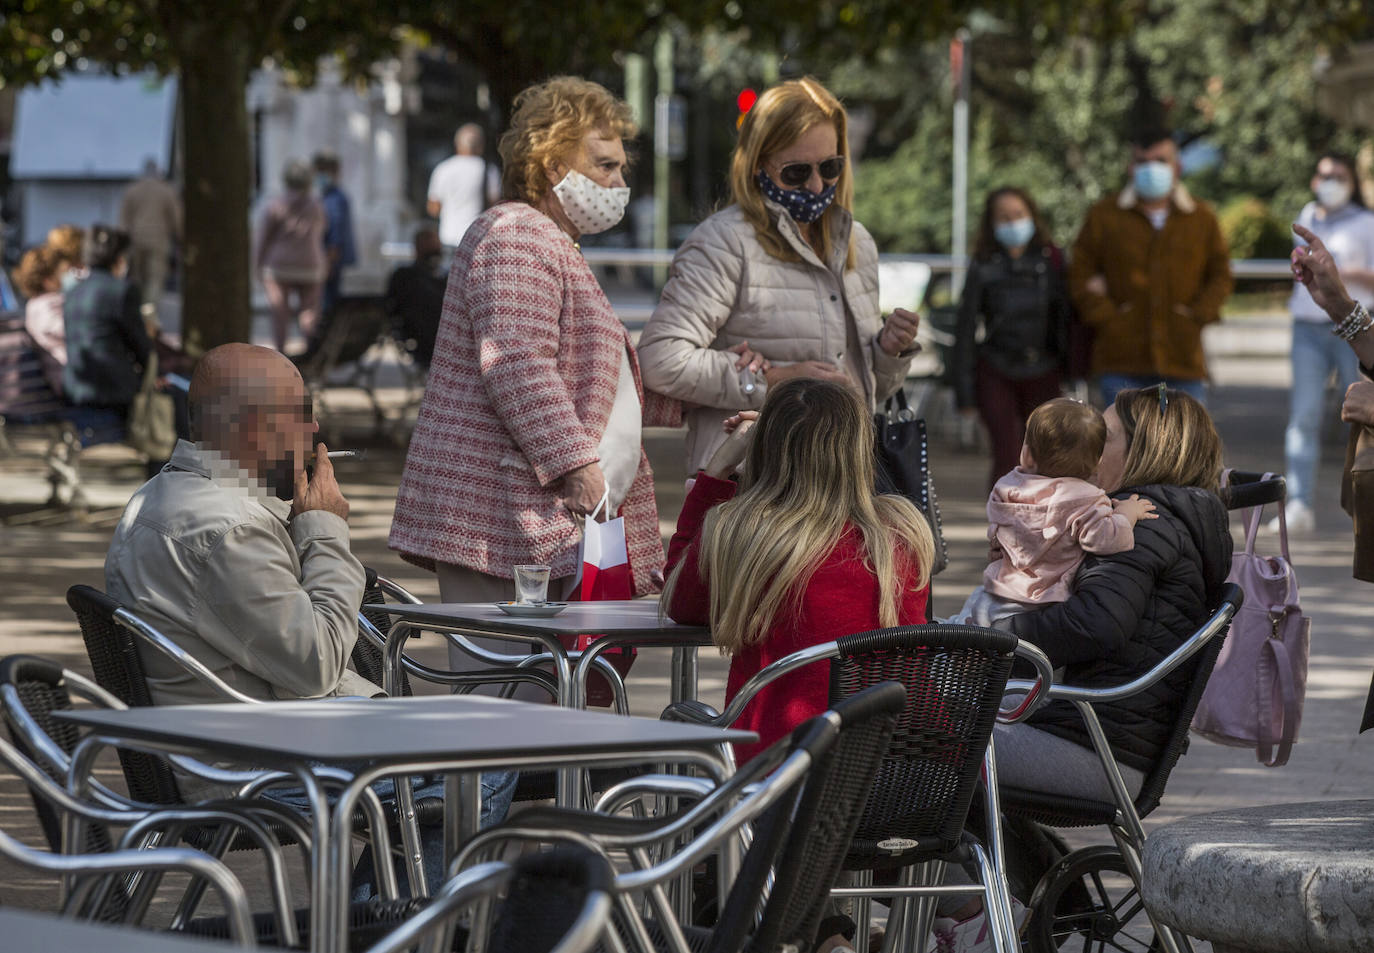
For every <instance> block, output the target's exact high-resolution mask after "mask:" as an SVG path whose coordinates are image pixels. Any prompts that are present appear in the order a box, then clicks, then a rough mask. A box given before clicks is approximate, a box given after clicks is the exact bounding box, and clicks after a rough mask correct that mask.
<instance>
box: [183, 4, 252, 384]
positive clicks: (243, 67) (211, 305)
mask: <svg viewBox="0 0 1374 953" xmlns="http://www.w3.org/2000/svg"><path fill="white" fill-rule="evenodd" d="M225 26H226V24H224V23H222V22H221V23H216V24H215V25H214V27H212V28H207V27H209V25H208V24H197V25H196V26H192V27H190V28H188V29H187V30H186V31H185V33H183V35H182V37H181V40H182V43H181V45H182V49H181V50H180V51H179V52H180V56H179V59H180V62H181V129H182V136H183V137H184V148H185V157H186V167H185V176H186V187H185V199H184V201H185V203H186V233H185V268H186V271H185V274H186V279H185V287H184V289H183V292H182V311H181V327H182V341H183V344H184V346H185V348H186V350H187V351H188V352H189V353H191V354H192V355H193V356H196V357H199V356H200V355H201V354H203V353H205V352H206V351H208V350H209V349H210V348H212V347H216V346H217V345H220V344H226V343H229V342H231V341H249V340H250V339H251V335H252V328H253V314H252V302H251V299H250V294H249V275H250V271H251V263H250V254H251V251H250V245H251V242H250V239H249V226H248V214H249V205H250V202H251V200H252V192H251V188H252V183H251V181H250V179H251V173H250V162H249V149H250V145H251V143H250V140H249V134H248V107H247V103H246V87H247V83H248V73H249V69H250V63H249V59H250V55H249V52H248V50H249V47H250V45H251V44H250V43H249V42H248V41H247V38H246V37H244V36H240V35H238V33H237V31H234V30H232V29H225V28H224V27H225Z"/></svg>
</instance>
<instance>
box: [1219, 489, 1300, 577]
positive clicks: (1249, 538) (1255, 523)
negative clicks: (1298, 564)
mask: <svg viewBox="0 0 1374 953" xmlns="http://www.w3.org/2000/svg"><path fill="white" fill-rule="evenodd" d="M1227 472H1228V473H1229V472H1230V471H1229V470H1228V471H1227ZM1274 476H1275V474H1273V473H1266V474H1264V476H1262V477H1260V479H1261V480H1272V479H1273V478H1274ZM1264 506H1265V504H1261V505H1259V506H1252V507H1250V508H1249V509H1246V510H1242V511H1241V517H1242V519H1244V520H1245V522H1246V526H1245V554H1246V555H1247V556H1253V555H1255V537H1257V536H1258V535H1259V527H1260V518H1261V517H1262V516H1263V515H1264ZM1278 508H1279V552H1281V553H1282V554H1283V559H1284V562H1286V563H1288V564H1289V565H1290V566H1291V565H1292V564H1293V560H1292V558H1291V557H1290V556H1289V555H1288V517H1287V513H1286V512H1285V511H1286V510H1287V509H1288V508H1287V507H1286V506H1284V504H1283V502H1282V501H1280V502H1279V503H1278Z"/></svg>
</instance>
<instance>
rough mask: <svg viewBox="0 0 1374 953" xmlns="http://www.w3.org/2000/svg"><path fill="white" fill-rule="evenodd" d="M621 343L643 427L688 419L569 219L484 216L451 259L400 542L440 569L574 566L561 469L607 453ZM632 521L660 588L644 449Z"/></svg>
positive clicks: (638, 553)
mask: <svg viewBox="0 0 1374 953" xmlns="http://www.w3.org/2000/svg"><path fill="white" fill-rule="evenodd" d="M622 351H626V352H628V354H629V359H630V368H631V370H632V371H633V372H634V379H635V387H636V389H637V390H638V391H639V396H640V403H641V406H642V407H643V408H644V425H645V426H677V425H679V424H680V423H681V407H680V405H679V404H677V403H676V402H675V401H669V400H668V399H667V398H663V397H661V396H659V395H657V394H648V395H646V394H645V393H644V387H643V384H642V383H641V380H640V373H639V359H638V357H637V356H636V355H635V351H634V348H633V347H632V346H631V344H630V338H629V334H628V333H627V332H626V331H625V326H624V325H623V324H621V323H620V320H619V319H618V318H617V317H616V316H615V312H614V311H613V310H612V309H611V303H610V302H609V301H607V300H606V295H605V294H604V293H603V292H602V290H601V286H600V285H599V284H597V281H596V278H595V277H594V276H593V275H592V273H591V270H590V269H589V268H588V267H587V263H586V261H585V260H584V259H583V258H582V255H581V253H580V252H579V251H578V250H577V248H576V246H575V245H573V243H572V242H571V241H569V240H568V236H567V235H566V234H564V232H563V231H562V230H561V229H560V228H559V227H558V225H556V224H555V223H554V221H553V220H552V219H550V218H549V217H548V216H546V215H544V214H543V213H542V212H540V211H538V210H537V209H535V208H533V207H532V206H530V205H527V204H525V203H523V202H503V203H502V204H500V205H497V206H495V207H493V208H490V209H488V210H487V211H486V212H484V213H483V214H482V215H481V217H479V218H478V219H477V220H476V221H475V222H473V224H472V226H471V227H470V228H469V229H468V231H467V234H466V235H465V236H464V238H463V243H462V244H461V245H460V246H459V247H458V250H457V252H456V253H455V254H454V259H453V267H452V269H451V270H450V272H449V279H448V289H447V291H445V293H444V310H443V317H442V319H441V321H440V323H439V335H438V340H437V342H436V344H435V348H434V359H433V361H432V362H431V364H430V368H429V383H428V386H427V387H426V388H425V396H424V400H423V401H422V402H421V404H420V412H419V417H418V419H417V420H416V423H415V432H414V434H413V435H412V436H411V440H410V450H409V452H408V453H407V455H406V465H405V472H404V473H403V474H402V476H401V487H400V490H399V492H398V493H397V495H396V512H395V515H394V517H393V519H392V523H391V536H390V539H389V545H390V547H391V548H392V549H394V550H396V551H397V552H399V553H400V554H401V556H402V558H404V559H406V560H407V561H409V562H412V563H415V564H416V565H419V566H422V567H424V568H427V569H433V568H434V564H435V563H436V562H444V563H452V564H455V565H459V566H464V567H467V568H469V569H475V570H478V571H479V572H484V573H488V574H490V575H494V576H510V575H511V574H512V572H511V567H512V566H515V565H517V564H520V563H544V564H547V565H548V566H550V567H551V569H552V575H553V576H554V578H558V577H562V576H568V575H571V574H572V573H573V572H575V571H576V568H577V549H578V542H579V539H580V534H581V531H580V528H579V525H578V523H577V521H576V520H574V518H573V516H572V514H570V513H569V512H568V511H567V509H566V508H565V507H564V506H563V505H562V503H561V502H560V501H559V493H560V490H561V486H562V477H563V475H564V474H565V473H568V472H569V471H571V470H575V469H577V468H578V467H581V466H584V465H585V464H588V463H592V462H595V461H596V460H597V459H598V454H597V445H598V444H599V443H600V440H601V435H602V434H603V433H604V432H605V429H606V422H607V420H608V418H609V417H610V413H611V407H612V404H613V403H614V401H615V390H616V383H617V381H618V380H619V376H620V355H621V353H622ZM646 396H647V397H648V400H647V401H646V400H645V398H646ZM620 515H622V516H624V517H625V536H626V543H627V544H628V548H629V557H630V569H631V572H632V573H633V576H634V584H635V592H636V594H643V593H646V592H651V591H653V590H654V588H656V586H655V584H654V582H653V581H652V579H651V578H650V574H651V573H652V572H653V571H655V570H662V568H663V543H662V540H661V537H660V536H659V528H658V506H657V503H656V502H655V500H654V479H653V471H652V470H650V468H649V460H648V458H647V457H646V456H645V455H644V452H643V450H642V449H641V451H640V461H639V472H638V473H637V474H636V476H635V480H634V483H633V484H632V485H631V487H630V492H629V495H628V496H627V497H626V499H625V503H624V505H623V506H622V507H621V510H620Z"/></svg>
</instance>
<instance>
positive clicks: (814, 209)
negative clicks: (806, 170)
mask: <svg viewBox="0 0 1374 953" xmlns="http://www.w3.org/2000/svg"><path fill="white" fill-rule="evenodd" d="M757 181H758V183H759V191H760V192H762V193H763V196H764V198H767V199H771V200H773V201H774V202H777V203H778V204H779V205H781V206H782V207H783V208H785V209H786V210H787V214H788V215H791V216H792V220H793V221H795V222H801V223H802V224H803V225H810V224H811V223H812V222H814V221H816V219H818V218H820V217H821V216H822V215H824V214H825V210H826V209H828V208H829V207H830V203H831V202H833V201H834V200H835V186H833V185H832V186H829V187H827V188H826V189H825V191H823V192H821V193H820V194H819V195H818V194H816V193H815V192H810V191H807V190H806V189H805V188H798V189H784V188H783V187H782V186H780V185H778V184H777V183H776V182H774V181H773V180H772V179H771V178H769V176H768V173H767V172H764V171H762V170H760V171H759V174H758V179H757Z"/></svg>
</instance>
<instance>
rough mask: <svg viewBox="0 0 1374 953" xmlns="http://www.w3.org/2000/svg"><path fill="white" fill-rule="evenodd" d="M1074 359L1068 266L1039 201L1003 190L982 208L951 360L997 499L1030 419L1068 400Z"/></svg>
mask: <svg viewBox="0 0 1374 953" xmlns="http://www.w3.org/2000/svg"><path fill="white" fill-rule="evenodd" d="M1068 355H1069V297H1068V293H1067V292H1066V291H1065V285H1064V256H1063V255H1062V254H1061V253H1060V251H1059V249H1058V248H1056V247H1055V245H1054V243H1053V242H1052V241H1051V240H1050V234H1049V231H1048V230H1047V229H1046V228H1045V225H1044V223H1043V222H1042V221H1041V219H1040V213H1039V212H1038V211H1037V210H1036V207H1035V203H1034V202H1033V201H1031V197H1030V195H1028V194H1027V193H1026V192H1024V191H1022V190H1021V189H1017V188H1010V187H1003V188H1000V189H995V190H994V191H992V192H991V193H989V194H988V197H987V201H986V202H985V203H984V205H983V217H982V219H981V220H980V222H979V225H978V237H977V238H976V240H975V241H974V245H973V259H972V261H970V262H969V270H968V277H967V278H966V279H965V280H964V292H963V297H962V298H960V300H959V320H958V326H957V328H956V330H955V344H954V354H953V357H952V363H953V368H952V371H953V373H952V377H953V381H952V382H953V384H954V396H955V401H956V402H957V403H958V405H959V410H960V411H962V412H966V413H972V412H973V410H974V409H975V408H977V411H978V414H979V416H980V417H982V419H983V425H984V426H985V427H987V431H988V440H989V442H990V443H991V444H992V472H991V474H990V475H989V477H988V487H989V489H990V488H991V487H992V485H993V484H994V483H996V482H997V481H998V480H999V479H1000V478H1001V477H1002V476H1003V475H1005V474H1006V473H1007V472H1008V471H1010V470H1011V469H1012V468H1013V467H1015V466H1016V463H1017V460H1018V459H1019V458H1020V456H1021V442H1022V441H1023V440H1025V438H1026V418H1027V417H1029V416H1030V413H1031V411H1032V410H1034V409H1035V408H1036V407H1038V406H1040V405H1041V404H1043V403H1044V402H1045V401H1047V400H1051V399H1053V398H1055V397H1058V396H1059V392H1060V385H1061V379H1060V378H1061V373H1062V371H1063V370H1064V369H1065V366H1066V363H1067V360H1068Z"/></svg>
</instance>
